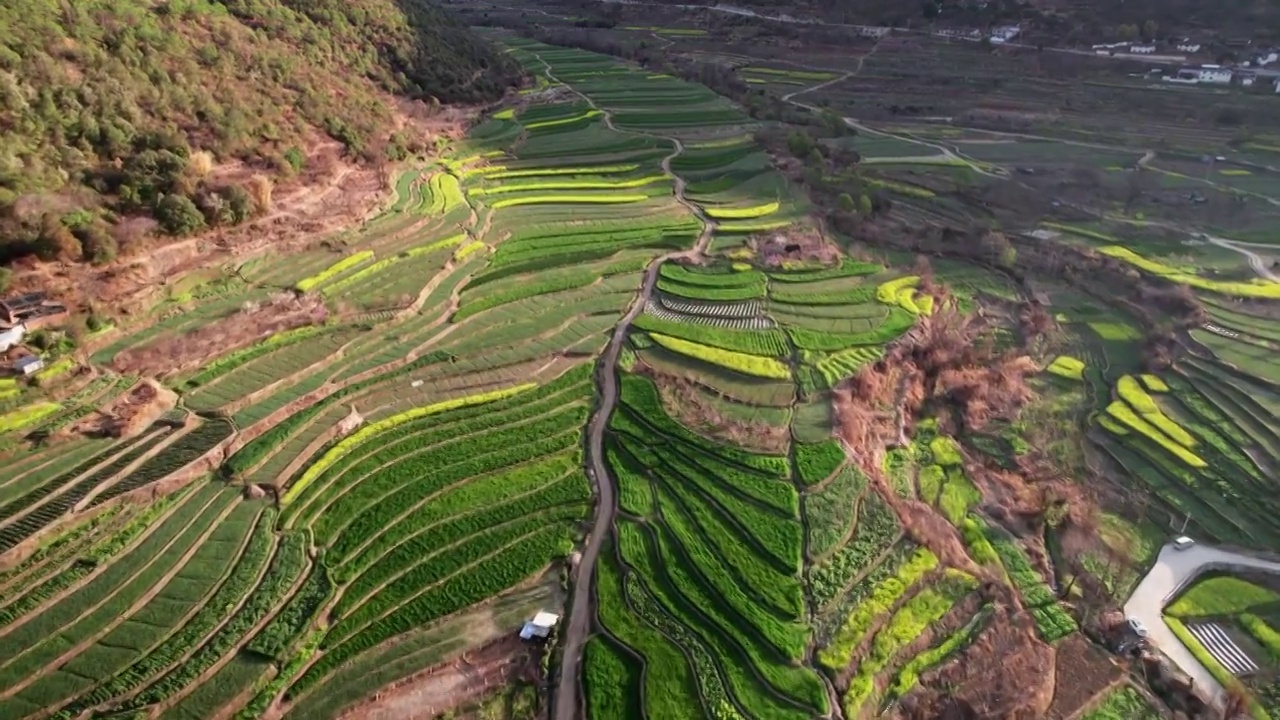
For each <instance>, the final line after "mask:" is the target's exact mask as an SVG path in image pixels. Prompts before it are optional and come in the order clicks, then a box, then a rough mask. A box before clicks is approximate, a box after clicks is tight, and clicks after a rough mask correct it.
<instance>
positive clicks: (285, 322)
mask: <svg viewBox="0 0 1280 720" xmlns="http://www.w3.org/2000/svg"><path fill="white" fill-rule="evenodd" d="M326 317H328V310H327V309H326V308H325V305H324V300H323V298H320V297H318V296H304V297H298V296H296V295H294V294H293V293H280V294H278V295H276V296H275V297H273V298H271V299H270V300H268V301H267V302H265V303H263V304H256V303H248V304H246V305H245V306H244V307H242V308H241V309H240V311H239V312H237V313H234V314H232V315H229V316H227V317H225V318H222V319H221V320H216V321H214V322H211V323H208V324H206V325H201V326H200V327H198V328H196V329H195V330H192V331H191V332H189V333H186V334H185V335H173V336H168V335H166V336H164V337H162V338H161V339H159V340H157V341H156V342H153V343H151V344H149V345H144V346H142V347H139V348H130V349H128V350H125V351H123V352H121V353H120V354H119V355H117V356H116V358H115V361H114V362H113V363H112V368H113V369H114V370H116V371H117V372H120V373H127V374H135V375H155V376H162V375H166V374H171V373H175V372H182V371H183V370H186V369H189V368H191V367H194V366H196V365H198V364H199V363H200V362H201V361H204V360H206V359H208V358H212V357H214V356H215V355H220V354H224V353H226V352H227V350H228V349H231V348H238V347H244V346H247V345H251V344H253V343H255V342H257V341H259V340H262V339H265V338H267V337H270V336H271V335H274V334H275V333H278V332H282V331H284V330H291V329H293V328H298V327H302V326H304V325H316V324H319V323H322V322H324V321H325V318H326Z"/></svg>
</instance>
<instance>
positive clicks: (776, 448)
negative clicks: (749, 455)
mask: <svg viewBox="0 0 1280 720" xmlns="http://www.w3.org/2000/svg"><path fill="white" fill-rule="evenodd" d="M637 369H638V370H641V371H642V373H643V374H644V375H648V376H649V377H650V378H652V379H653V381H654V384H656V385H657V386H658V391H659V393H660V394H661V396H662V404H663V405H664V406H665V407H666V409H667V412H669V413H670V414H671V415H672V416H673V417H675V418H676V419H678V420H679V421H680V422H681V423H682V424H684V425H685V426H686V427H690V428H693V429H694V430H697V431H699V432H703V433H706V434H707V435H709V436H711V437H714V438H717V439H720V440H726V441H729V442H732V443H735V444H738V445H742V446H743V447H747V448H752V449H754V450H761V451H764V452H772V453H786V451H787V447H788V443H789V442H790V439H791V436H790V434H789V433H788V430H787V428H786V427H785V426H775V425H770V424H768V423H763V422H743V421H741V420H737V419H734V418H730V417H725V415H724V414H723V413H721V412H720V410H719V409H718V408H717V407H716V406H715V405H714V404H713V403H712V402H710V401H709V400H708V399H707V398H706V397H705V395H704V394H703V392H704V391H702V390H699V389H698V388H697V387H695V386H694V385H693V383H691V382H689V381H688V380H685V379H683V378H678V377H676V376H674V375H668V374H666V373H662V372H659V371H657V370H654V369H653V368H651V367H649V366H647V365H640V366H639V367H638V368H637Z"/></svg>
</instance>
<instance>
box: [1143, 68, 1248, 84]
mask: <svg viewBox="0 0 1280 720" xmlns="http://www.w3.org/2000/svg"><path fill="white" fill-rule="evenodd" d="M1235 74H1236V73H1235V70H1233V69H1231V68H1224V67H1222V66H1221V65H1201V66H1199V67H1184V68H1182V69H1181V70H1179V71H1178V72H1177V73H1176V74H1174V75H1166V76H1165V77H1163V78H1161V79H1162V80H1164V81H1165V82H1172V83H1182V84H1184V85H1196V84H1198V83H1209V84H1212V85H1230V84H1231V80H1232V79H1233V78H1234V77H1235Z"/></svg>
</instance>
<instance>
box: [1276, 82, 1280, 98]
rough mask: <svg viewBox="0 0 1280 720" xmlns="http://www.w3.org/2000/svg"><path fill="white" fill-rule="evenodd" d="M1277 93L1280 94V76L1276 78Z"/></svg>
mask: <svg viewBox="0 0 1280 720" xmlns="http://www.w3.org/2000/svg"><path fill="white" fill-rule="evenodd" d="M1276 94H1277V95H1280V78H1277V79H1276Z"/></svg>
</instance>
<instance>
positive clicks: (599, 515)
mask: <svg viewBox="0 0 1280 720" xmlns="http://www.w3.org/2000/svg"><path fill="white" fill-rule="evenodd" d="M535 55H536V53H535ZM538 59H539V60H541V61H542V64H543V65H545V66H546V75H547V78H548V79H549V80H551V81H552V82H555V83H560V84H562V85H564V86H565V87H569V88H570V89H571V90H573V88H572V87H571V86H569V85H568V84H567V83H562V82H561V81H560V80H558V79H557V78H556V76H555V75H553V74H552V72H551V65H550V64H548V63H547V62H546V61H545V60H542V58H541V57H539V58H538ZM573 92H574V94H576V95H577V96H578V97H580V98H582V99H583V100H584V101H586V103H587V104H588V105H590V106H591V107H592V108H593V109H595V110H600V112H601V113H603V117H604V122H605V125H606V126H607V127H608V128H609V129H610V130H613V131H614V132H618V133H622V134H629V135H645V136H648V137H656V138H659V139H663V140H667V141H669V142H670V143H671V144H672V145H673V146H674V147H673V150H672V152H671V154H670V155H667V156H666V157H664V158H663V159H662V172H663V173H665V174H666V175H667V177H669V178H671V180H672V182H673V183H674V193H675V198H676V200H677V201H678V202H679V203H680V204H681V205H684V206H685V207H686V208H688V209H689V211H690V212H692V213H693V214H694V215H695V216H696V217H697V218H698V219H699V220H701V221H702V234H701V235H699V236H698V241H697V243H695V244H694V246H693V249H691V250H681V251H678V252H672V253H667V254H665V255H662V256H660V257H658V258H656V259H655V260H654V261H653V262H651V263H649V267H648V269H647V270H645V275H644V282H643V284H642V285H641V287H640V293H639V294H638V295H637V296H636V298H635V299H634V300H633V301H632V303H631V308H630V309H629V310H628V311H627V314H626V315H624V316H623V317H622V320H620V321H619V322H618V324H617V326H616V327H615V328H614V330H613V336H612V337H610V338H609V345H608V347H606V348H605V351H604V354H603V355H601V357H600V364H599V366H597V368H596V374H597V378H596V382H597V384H598V385H599V388H600V405H599V406H598V407H597V408H596V412H595V414H594V415H593V416H592V417H591V423H590V425H589V426H588V430H587V467H588V470H587V472H588V474H589V475H590V478H591V481H592V484H593V485H594V486H595V487H596V492H597V498H596V509H595V517H594V518H593V519H592V525H591V534H590V535H588V536H587V543H586V546H585V547H584V548H583V551H582V558H581V559H580V560H579V561H578V564H577V566H576V567H575V568H574V577H573V594H572V595H571V596H570V598H569V606H568V616H569V617H568V621H567V623H566V627H565V630H564V652H563V655H562V660H561V663H560V673H559V678H558V681H557V684H556V690H555V693H554V694H553V695H552V713H553V717H554V719H555V720H578V719H579V718H580V717H582V711H581V708H579V687H580V684H579V682H578V680H579V678H578V675H579V673H580V670H579V668H578V663H579V662H580V660H581V659H582V648H583V645H584V644H585V643H586V639H587V636H588V635H590V634H591V620H592V618H593V617H595V612H594V608H592V606H591V583H592V579H593V577H594V575H595V569H596V561H597V560H599V558H600V546H601V545H602V544H603V543H604V539H605V536H606V535H607V534H608V532H609V531H610V530H611V529H612V528H613V517H614V514H615V513H616V512H617V498H616V497H615V495H616V493H615V488H614V486H613V479H612V478H611V477H610V476H609V471H608V468H607V467H605V461H604V431H605V428H607V427H608V425H609V417H610V416H611V415H612V414H613V409H614V407H616V406H617V404H618V357H619V356H620V355H621V354H622V344H623V343H624V342H625V341H626V339H627V331H628V330H630V329H631V323H632V321H634V320H635V319H636V316H637V315H639V314H640V313H641V312H643V311H644V308H645V305H647V304H648V302H649V297H650V295H652V294H653V288H654V286H655V285H657V282H658V269H659V268H660V267H662V263H664V262H666V261H668V260H676V259H681V258H691V259H696V258H700V257H701V256H702V255H703V253H705V252H706V249H707V245H708V244H710V242H711V235H712V233H713V232H714V231H715V222H714V221H712V220H711V219H710V218H708V217H707V216H706V214H705V213H703V212H702V208H700V207H698V206H697V205H695V204H694V203H693V202H691V201H690V200H689V199H688V198H687V197H685V181H684V179H683V178H681V177H680V176H679V175H676V174H675V172H674V171H672V169H671V161H672V160H674V159H675V158H676V157H678V156H679V155H680V153H682V152H684V144H683V143H681V142H680V140H679V138H676V137H669V136H663V135H650V134H649V133H644V132H635V131H627V130H619V129H618V128H617V127H615V126H614V124H613V113H612V112H610V111H609V110H605V109H603V108H600V107H598V106H597V105H596V104H595V102H594V101H593V100H592V99H591V98H590V97H588V96H587V95H585V94H583V93H581V92H578V91H577V90H573Z"/></svg>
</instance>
